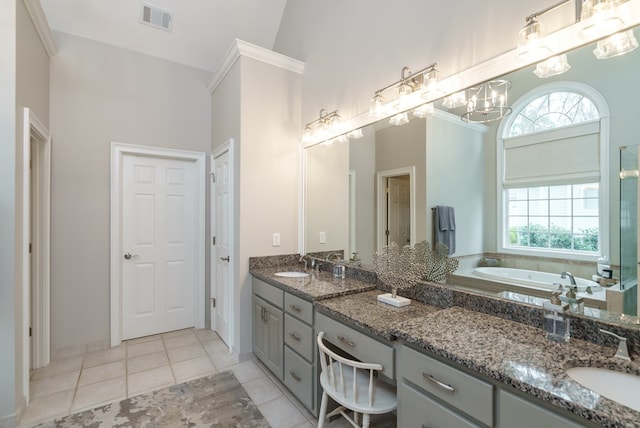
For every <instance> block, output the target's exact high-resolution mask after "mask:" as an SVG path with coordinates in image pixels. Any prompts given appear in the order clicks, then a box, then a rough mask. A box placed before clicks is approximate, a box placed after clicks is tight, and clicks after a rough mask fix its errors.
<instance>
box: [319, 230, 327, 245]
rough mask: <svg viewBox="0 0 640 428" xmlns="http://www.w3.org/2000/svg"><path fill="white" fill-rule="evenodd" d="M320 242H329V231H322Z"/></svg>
mask: <svg viewBox="0 0 640 428" xmlns="http://www.w3.org/2000/svg"><path fill="white" fill-rule="evenodd" d="M320 243H321V244H326V243H327V233H326V232H320Z"/></svg>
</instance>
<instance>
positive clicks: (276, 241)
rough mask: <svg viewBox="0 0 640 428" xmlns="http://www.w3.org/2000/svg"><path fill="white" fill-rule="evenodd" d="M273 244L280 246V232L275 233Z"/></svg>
mask: <svg viewBox="0 0 640 428" xmlns="http://www.w3.org/2000/svg"><path fill="white" fill-rule="evenodd" d="M271 245H272V246H274V247H279V246H280V234H279V233H274V234H273V237H272V243H271Z"/></svg>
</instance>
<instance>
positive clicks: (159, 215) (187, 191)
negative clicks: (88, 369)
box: [121, 155, 197, 339]
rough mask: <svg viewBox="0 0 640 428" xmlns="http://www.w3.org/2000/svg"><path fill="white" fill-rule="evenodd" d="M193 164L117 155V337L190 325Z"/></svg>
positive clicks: (192, 311)
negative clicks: (119, 254) (119, 251)
mask: <svg viewBox="0 0 640 428" xmlns="http://www.w3.org/2000/svg"><path fill="white" fill-rule="evenodd" d="M196 180H197V177H196V167H195V164H194V162H189V161H185V160H177V159H169V158H160V157H153V156H138V155H125V156H124V157H123V159H122V223H121V225H122V260H121V262H122V317H123V318H122V338H123V339H132V338H135V337H141V336H147V335H151V334H157V333H162V332H166V331H172V330H178V329H182V328H188V327H193V326H194V325H195V301H196V299H195V296H196V278H197V273H196V254H195V242H196V236H195V231H196V225H195V223H196V221H195V219H196V207H197V201H196V188H197V184H196V183H197V182H196Z"/></svg>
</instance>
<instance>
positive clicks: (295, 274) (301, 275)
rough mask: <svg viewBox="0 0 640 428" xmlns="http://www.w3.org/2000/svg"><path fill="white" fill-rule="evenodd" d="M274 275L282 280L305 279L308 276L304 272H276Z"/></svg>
mask: <svg viewBox="0 0 640 428" xmlns="http://www.w3.org/2000/svg"><path fill="white" fill-rule="evenodd" d="M275 275H276V276H282V277H284V278H306V277H308V276H309V274H308V273H306V272H277V273H276V274H275Z"/></svg>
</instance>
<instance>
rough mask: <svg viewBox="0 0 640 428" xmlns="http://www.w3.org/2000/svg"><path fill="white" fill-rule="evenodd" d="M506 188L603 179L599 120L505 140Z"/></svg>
mask: <svg viewBox="0 0 640 428" xmlns="http://www.w3.org/2000/svg"><path fill="white" fill-rule="evenodd" d="M503 171H504V181H503V185H504V187H505V188H510V187H529V186H538V185H553V184H577V183H586V182H597V181H599V180H600V121H594V122H588V123H583V124H580V125H575V126H567V127H563V128H557V129H554V130H552V131H546V132H539V133H536V134H529V135H526V136H522V137H514V138H508V139H505V140H504V169H503Z"/></svg>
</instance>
